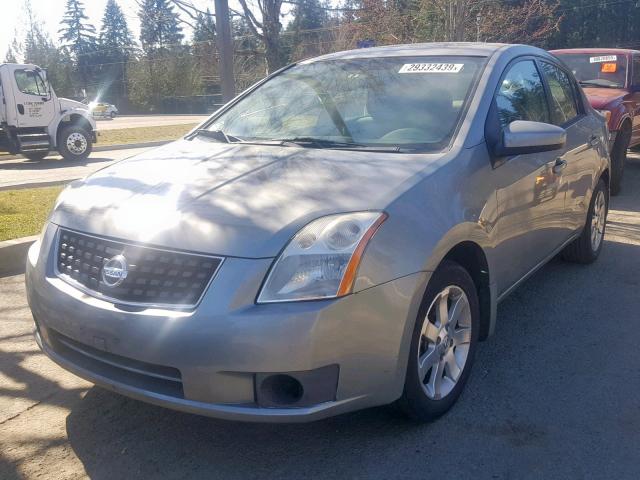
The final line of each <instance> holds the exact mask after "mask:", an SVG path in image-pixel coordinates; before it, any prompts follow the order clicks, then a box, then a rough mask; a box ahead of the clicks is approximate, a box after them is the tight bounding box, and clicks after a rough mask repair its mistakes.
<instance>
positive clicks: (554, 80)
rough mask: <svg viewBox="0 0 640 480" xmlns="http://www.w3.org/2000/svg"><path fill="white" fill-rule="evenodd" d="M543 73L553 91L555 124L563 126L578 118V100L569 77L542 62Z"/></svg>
mask: <svg viewBox="0 0 640 480" xmlns="http://www.w3.org/2000/svg"><path fill="white" fill-rule="evenodd" d="M542 71H543V72H544V76H545V78H546V80H547V83H548V84H549V90H550V91H551V117H552V120H553V123H554V124H556V125H562V124H564V123H567V122H569V121H571V120H572V119H574V118H575V117H577V116H578V109H577V107H576V99H575V95H574V93H573V87H572V85H571V79H570V78H569V75H567V74H566V73H565V72H563V71H562V70H560V69H559V68H558V67H556V66H555V65H552V64H550V63H546V62H542Z"/></svg>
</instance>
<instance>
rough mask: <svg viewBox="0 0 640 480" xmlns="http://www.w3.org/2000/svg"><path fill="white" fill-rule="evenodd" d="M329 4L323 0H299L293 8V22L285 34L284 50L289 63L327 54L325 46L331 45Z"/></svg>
mask: <svg viewBox="0 0 640 480" xmlns="http://www.w3.org/2000/svg"><path fill="white" fill-rule="evenodd" d="M328 8H329V6H328V4H326V3H323V2H322V0H298V1H297V3H296V4H295V6H294V8H293V12H292V13H293V20H291V22H289V24H288V25H287V28H286V29H285V32H284V33H283V42H282V43H283V50H285V51H286V54H287V55H286V57H287V58H288V61H291V60H297V59H301V58H307V57H312V56H315V55H319V54H322V53H325V51H324V49H323V46H324V45H328V44H329V45H330V44H331V43H332V42H331V41H330V38H329V36H328V35H327V32H326V31H324V30H323V28H324V27H326V26H327V25H328V24H329V20H330V18H329V14H328V11H327V9H328Z"/></svg>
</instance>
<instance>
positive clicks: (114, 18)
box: [99, 0, 133, 61]
mask: <svg viewBox="0 0 640 480" xmlns="http://www.w3.org/2000/svg"><path fill="white" fill-rule="evenodd" d="M99 43H100V50H101V52H102V55H101V56H102V57H103V58H108V59H109V60H112V61H124V60H126V59H127V58H128V57H129V55H130V52H131V47H132V46H133V37H132V35H131V31H130V30H129V26H128V25H127V19H126V18H125V16H124V13H123V12H122V9H121V8H120V5H118V4H117V3H116V1H115V0H108V1H107V5H106V7H105V9H104V15H103V16H102V27H101V28H100V37H99Z"/></svg>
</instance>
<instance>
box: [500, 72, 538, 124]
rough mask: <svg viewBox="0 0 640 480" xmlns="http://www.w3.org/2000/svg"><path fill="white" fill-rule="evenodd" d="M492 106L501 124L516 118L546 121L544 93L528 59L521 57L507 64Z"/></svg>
mask: <svg viewBox="0 0 640 480" xmlns="http://www.w3.org/2000/svg"><path fill="white" fill-rule="evenodd" d="M496 106H497V107H498V118H499V119H500V123H501V125H502V127H506V126H507V125H509V124H510V123H511V122H514V121H516V120H529V121H532V122H545V123H549V119H550V116H549V106H548V104H547V97H546V95H545V91H544V87H543V84H542V79H541V78H540V74H539V73H538V69H537V68H536V65H535V63H534V62H533V61H532V60H523V61H521V62H518V63H516V64H515V65H513V66H512V67H511V68H509V70H508V71H507V73H506V74H505V76H504V78H503V80H502V83H501V84H500V89H499V91H498V93H497V95H496Z"/></svg>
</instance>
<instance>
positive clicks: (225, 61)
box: [215, 0, 236, 103]
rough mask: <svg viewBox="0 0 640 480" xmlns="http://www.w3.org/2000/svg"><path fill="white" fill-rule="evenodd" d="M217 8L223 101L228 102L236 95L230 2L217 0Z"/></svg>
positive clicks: (217, 34)
mask: <svg viewBox="0 0 640 480" xmlns="http://www.w3.org/2000/svg"><path fill="white" fill-rule="evenodd" d="M215 9H216V43H217V45H218V53H219V55H220V57H219V60H218V70H219V71H220V86H221V87H222V101H223V102H224V103H227V102H228V101H229V100H231V99H232V98H233V97H235V95H236V93H235V83H234V81H233V40H232V38H231V25H230V24H229V3H228V1H227V0H215Z"/></svg>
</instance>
